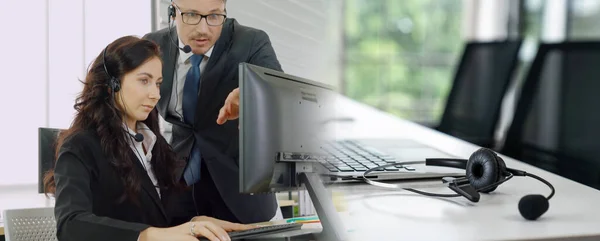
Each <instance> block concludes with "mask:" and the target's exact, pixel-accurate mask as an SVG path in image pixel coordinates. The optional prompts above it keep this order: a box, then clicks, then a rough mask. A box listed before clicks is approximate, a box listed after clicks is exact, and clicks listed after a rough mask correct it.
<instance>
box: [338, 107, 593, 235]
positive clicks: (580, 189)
mask: <svg viewBox="0 0 600 241" xmlns="http://www.w3.org/2000/svg"><path fill="white" fill-rule="evenodd" d="M337 104H338V106H340V107H343V110H342V109H341V108H339V110H337V111H338V112H340V113H341V117H352V118H354V122H340V123H337V124H336V132H335V134H336V135H338V136H340V137H347V138H371V137H376V138H389V139H410V140H413V141H417V142H421V143H423V144H426V145H429V146H432V147H435V148H437V149H439V150H441V151H443V152H446V153H448V154H451V155H453V156H458V157H461V158H465V159H467V158H468V157H469V156H470V155H471V154H472V152H474V151H475V150H477V149H479V147H477V146H475V145H473V144H470V143H467V142H464V141H461V140H458V139H456V138H453V137H451V136H448V135H446V134H443V133H440V132H437V131H434V130H432V129H429V128H426V127H423V126H420V125H417V124H414V123H412V122H408V121H404V120H402V119H399V118H396V117H394V116H391V115H389V114H387V113H384V112H381V111H378V110H375V109H373V108H370V107H368V106H365V105H362V104H359V103H356V102H354V101H351V100H348V99H346V98H342V99H341V100H340V101H339V103H337ZM502 157H503V159H504V160H505V161H506V164H507V166H508V167H512V168H516V169H521V170H525V171H527V172H530V173H533V174H536V175H538V176H541V177H543V178H545V179H546V180H548V181H549V182H550V183H552V184H553V185H554V187H555V189H556V194H555V196H554V197H553V198H552V199H551V200H550V208H549V210H548V211H547V212H546V213H545V214H544V215H543V216H542V217H541V218H540V219H538V220H537V221H527V220H525V219H523V218H522V217H521V215H520V214H519V211H518V208H517V207H518V206H517V205H518V202H519V200H520V199H521V197H523V196H525V195H527V194H542V195H545V196H547V195H548V194H549V193H550V190H549V188H548V187H547V186H545V185H544V184H542V183H541V182H538V181H536V180H534V179H531V178H524V177H515V178H513V179H511V180H509V181H508V182H506V183H504V184H502V185H501V186H500V187H498V188H497V189H496V191H494V192H493V193H492V194H489V195H485V194H484V195H482V196H481V200H480V201H479V202H478V203H471V202H469V201H468V200H466V199H464V198H462V197H460V198H431V197H425V196H420V195H417V194H413V193H411V192H408V191H403V190H390V189H381V188H376V187H374V186H370V185H367V184H356V185H344V186H338V187H332V189H334V190H336V191H338V192H342V193H343V194H344V199H345V202H346V205H345V206H346V207H347V211H348V212H349V214H350V216H349V218H348V217H345V218H344V219H345V220H344V222H345V223H346V224H348V225H352V226H353V227H355V228H356V230H355V231H354V232H352V233H349V234H350V237H351V238H352V239H353V240H363V239H364V240H390V239H394V240H396V239H402V240H549V239H552V240H554V239H556V240H565V239H581V240H583V239H586V238H587V239H589V240H592V239H593V240H599V239H600V208H594V207H596V206H597V204H598V203H600V192H599V191H597V190H595V189H592V188H589V187H587V186H584V185H581V184H579V183H576V182H573V181H571V180H568V179H566V178H563V177H560V176H558V175H555V174H552V173H549V172H546V171H544V170H541V169H539V168H536V167H534V166H531V165H528V164H526V163H522V162H519V161H517V160H514V159H512V158H508V157H505V156H502ZM413 161H414V160H413ZM450 171H455V169H450V168H449V172H450ZM428 190H430V191H438V190H435V189H428ZM440 190H442V192H445V193H452V192H451V191H450V190H448V189H440ZM359 222H360V225H359V224H358V223H359ZM584 237H585V238H584ZM587 239H586V240H587Z"/></svg>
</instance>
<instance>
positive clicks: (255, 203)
mask: <svg viewBox="0 0 600 241" xmlns="http://www.w3.org/2000/svg"><path fill="white" fill-rule="evenodd" d="M169 31H171V36H172V39H171V38H170V36H169ZM144 38H146V39H150V40H153V41H154V42H156V43H157V44H158V45H159V46H160V49H161V52H162V60H163V84H162V86H161V93H162V98H161V99H160V101H159V102H158V110H159V113H160V115H161V116H163V118H164V119H165V120H166V121H168V122H170V123H171V124H173V129H172V131H173V139H172V143H171V145H172V146H173V149H174V150H175V151H176V152H177V153H178V155H180V157H181V158H183V159H184V160H187V157H188V156H189V153H190V150H191V149H192V145H193V142H194V138H196V140H197V145H199V148H200V152H201V155H202V161H203V162H204V164H205V165H206V166H207V167H208V171H209V172H210V174H211V176H212V178H213V181H214V183H215V186H216V187H217V189H218V190H219V194H220V195H221V198H222V199H223V200H224V202H225V204H226V206H227V207H228V208H229V209H230V211H231V212H232V213H233V214H234V215H235V216H236V217H237V218H238V220H239V221H240V222H241V223H253V222H262V221H268V220H270V219H271V218H273V217H274V216H275V211H276V208H277V203H276V199H275V195H274V194H256V195H248V194H240V193H239V170H238V168H239V129H238V121H237V120H234V121H227V122H226V123H225V124H224V125H218V124H217V123H216V120H217V116H218V113H219V110H220V108H221V107H222V106H223V104H224V102H225V99H226V98H227V95H229V93H230V92H231V91H233V90H234V89H235V88H237V87H238V83H239V80H238V66H239V63H241V62H247V63H252V64H255V65H258V66H262V67H266V68H271V69H275V70H279V71H282V69H281V66H280V64H279V61H278V60H277V57H276V55H275V51H274V50H273V47H272V46H271V42H270V39H269V37H268V35H267V34H266V33H265V32H264V31H261V30H258V29H254V28H250V27H247V26H243V25H240V24H239V23H238V22H237V21H236V20H235V19H232V18H229V19H227V20H226V21H225V23H224V24H223V30H222V32H221V36H220V37H219V39H218V40H217V42H216V43H215V46H214V48H213V52H212V54H211V57H210V58H209V61H208V64H207V66H206V68H205V69H204V70H203V71H202V75H201V77H200V81H201V85H200V93H199V98H198V103H197V107H196V114H195V119H194V120H195V123H194V125H193V126H189V125H187V124H184V123H182V122H181V121H179V119H177V118H173V117H171V116H169V115H168V113H167V108H168V106H169V102H170V101H171V93H172V88H173V81H175V80H173V74H174V71H175V67H176V66H175V65H176V63H177V58H178V56H179V49H178V48H177V46H176V43H177V42H178V40H177V31H176V29H175V28H171V29H169V28H166V29H162V30H159V31H157V32H154V33H150V34H147V35H146V36H144ZM183 171H184V169H181V170H179V175H180V176H182V174H183ZM206 198H210V197H206ZM171 208H175V209H177V208H178V207H171ZM171 208H170V210H172V209H171ZM192 215H193V214H192ZM234 221H235V220H234Z"/></svg>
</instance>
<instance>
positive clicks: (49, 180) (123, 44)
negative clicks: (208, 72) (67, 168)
mask: <svg viewBox="0 0 600 241" xmlns="http://www.w3.org/2000/svg"><path fill="white" fill-rule="evenodd" d="M103 51H104V50H103ZM155 57H157V58H160V52H159V48H158V46H157V45H156V44H155V43H154V42H152V41H149V40H144V39H140V38H138V37H134V36H126V37H121V38H119V39H117V40H115V41H114V42H112V43H111V44H109V45H108V46H107V47H106V56H105V58H106V59H105V60H106V63H104V61H105V60H104V57H103V53H102V52H101V53H100V54H99V55H98V57H96V59H95V60H94V62H93V63H92V64H91V66H90V67H89V69H88V73H87V75H86V77H85V81H84V87H83V91H82V92H81V93H80V94H79V96H78V97H77V99H76V101H75V106H74V107H75V110H76V111H77V113H76V115H75V119H74V120H73V122H72V124H71V127H70V128H69V129H68V130H65V131H63V132H61V134H60V135H59V137H58V141H57V146H56V153H55V160H57V159H58V154H59V151H60V149H61V147H62V145H63V144H64V142H65V140H67V139H68V138H69V137H72V136H74V135H76V134H78V133H80V132H82V131H90V130H91V131H93V132H94V133H96V134H97V136H98V137H99V138H100V144H101V146H102V150H103V152H104V154H105V155H106V157H107V158H108V160H109V161H110V164H111V165H112V166H113V167H114V169H115V170H116V171H117V173H118V174H119V177H121V179H122V181H123V183H124V186H125V190H126V192H125V193H124V194H123V196H122V197H121V199H120V200H119V202H122V201H124V200H125V199H127V198H129V199H130V200H133V201H135V200H137V199H136V198H135V196H136V194H137V193H138V192H139V191H140V186H141V181H140V180H141V179H140V176H138V175H136V174H135V172H134V167H135V165H136V163H135V162H138V160H137V159H134V158H133V157H135V156H134V155H131V154H130V152H131V148H130V146H129V142H130V141H132V140H129V139H128V138H127V137H129V135H127V132H126V130H125V128H124V127H123V118H124V112H123V111H121V110H120V109H119V107H118V106H117V105H116V101H115V97H114V96H115V95H114V93H112V89H111V88H110V87H111V85H110V79H111V76H113V77H116V78H118V79H119V80H123V76H125V74H126V73H128V72H131V71H133V70H135V69H136V68H138V67H139V66H140V65H142V64H144V63H145V62H147V61H149V60H151V59H152V58H155ZM104 64H106V69H107V70H108V72H109V74H110V76H109V75H108V74H107V73H106V71H105V66H104ZM158 121H159V120H158V112H157V110H156V108H155V109H154V110H152V112H150V114H149V115H148V118H147V119H146V120H145V121H143V123H145V124H146V125H147V126H148V128H150V130H152V132H153V133H154V134H155V135H156V136H157V141H156V143H155V145H154V147H153V156H152V160H151V163H152V169H153V170H154V173H155V174H156V178H157V179H158V185H159V186H160V187H161V188H164V189H171V188H179V187H180V184H179V182H178V181H177V180H176V178H175V175H174V173H175V168H176V165H177V162H176V155H175V153H174V152H173V150H172V149H171V146H170V145H169V144H168V143H167V142H166V140H165V139H164V138H162V136H161V133H160V130H159V124H158ZM44 190H45V193H46V194H48V193H55V191H56V183H55V182H54V172H53V171H49V172H48V173H47V174H46V176H45V177H44Z"/></svg>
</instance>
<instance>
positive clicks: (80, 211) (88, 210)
mask: <svg viewBox="0 0 600 241" xmlns="http://www.w3.org/2000/svg"><path fill="white" fill-rule="evenodd" d="M158 138H162V137H158ZM99 140H100V139H99V137H98V136H97V135H96V134H95V133H94V132H93V131H83V132H80V133H78V134H76V135H74V136H72V137H71V138H69V139H67V140H66V141H65V143H64V144H63V146H62V147H61V150H60V152H59V156H58V160H57V162H56V166H55V170H54V172H55V173H54V178H55V182H56V193H55V198H56V203H55V207H54V213H55V217H56V222H57V237H58V239H59V240H61V241H68V240H77V241H79V240H86V241H95V240H98V241H104V240H132V241H135V240H137V238H138V236H139V234H140V232H141V231H143V230H144V229H146V228H148V227H150V226H153V227H167V226H169V222H170V220H169V218H168V217H167V214H166V212H165V209H164V205H165V203H166V202H167V198H168V197H169V193H168V192H166V191H161V195H162V199H161V198H159V196H158V193H157V191H156V189H155V188H154V186H153V184H152V181H151V180H150V178H149V177H148V174H147V173H146V171H145V170H144V169H143V167H142V165H141V163H140V162H139V161H137V162H136V163H137V165H136V166H135V167H134V171H135V173H136V174H138V175H139V176H140V177H141V181H142V185H141V186H142V187H141V188H140V189H141V190H140V192H139V194H138V200H139V203H140V204H139V206H138V205H136V204H134V203H133V202H132V201H125V202H122V203H117V200H118V199H119V198H120V197H121V195H122V194H123V193H124V191H125V189H124V185H123V183H122V182H121V179H120V178H119V176H118V174H117V172H115V171H114V169H113V167H112V166H111V165H110V163H109V162H108V160H107V157H106V156H105V155H104V153H103V152H102V147H101V145H100V141H99ZM130 154H131V155H133V156H134V158H136V159H135V160H137V157H135V154H134V152H133V151H131V152H130Z"/></svg>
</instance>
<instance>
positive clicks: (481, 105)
mask: <svg viewBox="0 0 600 241" xmlns="http://www.w3.org/2000/svg"><path fill="white" fill-rule="evenodd" d="M521 43H522V40H521V39H517V40H507V41H497V42H470V43H467V45H466V46H465V49H464V52H463V55H462V58H461V61H460V63H459V66H458V68H457V70H456V73H455V77H454V83H453V84H452V89H451V90H450V93H449V95H448V98H447V100H446V107H445V109H444V113H443V115H442V119H441V121H440V123H439V125H438V126H437V127H436V129H437V130H438V131H441V132H444V133H446V134H449V135H452V136H454V137H457V138H460V139H463V140H466V141H468V142H471V143H474V144H477V145H479V146H482V147H488V148H492V147H493V146H494V143H495V142H494V132H495V129H496V125H497V123H498V119H499V116H500V108H501V106H502V99H503V98H504V95H505V93H506V90H507V88H508V86H509V84H510V82H511V80H512V77H513V73H514V70H515V67H516V65H517V62H518V53H519V49H520V47H521Z"/></svg>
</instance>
